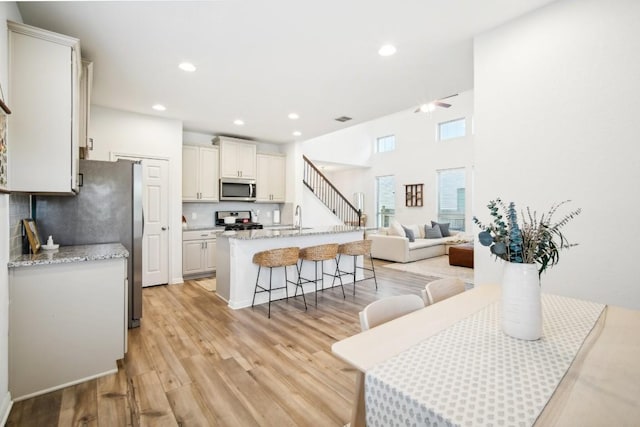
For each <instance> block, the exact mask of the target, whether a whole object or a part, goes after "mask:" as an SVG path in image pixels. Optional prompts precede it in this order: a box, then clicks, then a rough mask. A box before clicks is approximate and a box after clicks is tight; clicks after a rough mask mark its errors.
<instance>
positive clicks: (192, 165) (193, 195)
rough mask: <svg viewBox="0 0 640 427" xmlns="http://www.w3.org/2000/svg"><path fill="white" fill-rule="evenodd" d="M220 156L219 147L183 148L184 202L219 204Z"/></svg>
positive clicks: (186, 146) (188, 146) (189, 146)
mask: <svg viewBox="0 0 640 427" xmlns="http://www.w3.org/2000/svg"><path fill="white" fill-rule="evenodd" d="M218 167H219V155H218V148H217V147H197V146H192V145H184V146H183V147H182V201H183V202H217V201H218V199H219V197H218Z"/></svg>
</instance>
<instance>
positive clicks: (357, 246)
mask: <svg viewBox="0 0 640 427" xmlns="http://www.w3.org/2000/svg"><path fill="white" fill-rule="evenodd" d="M343 256H351V257H352V258H353V271H345V270H340V259H341V258H342V257H343ZM359 256H362V266H359V265H357V261H358V257H359ZM365 256H368V257H369V259H370V260H371V268H369V267H365V266H364V257H365ZM336 265H337V266H336V274H335V276H334V282H335V277H338V278H340V280H342V276H345V275H347V276H353V294H354V295H355V294H356V281H357V280H356V273H357V271H358V270H366V271H370V272H371V273H372V276H370V277H364V278H363V279H362V280H368V279H373V281H374V283H375V284H376V290H378V280H377V279H376V270H375V267H374V266H373V258H371V240H356V241H355V242H349V243H343V244H341V245H340V246H338V259H337V261H336ZM363 274H364V271H363ZM362 280H360V281H362Z"/></svg>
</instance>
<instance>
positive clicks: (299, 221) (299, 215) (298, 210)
mask: <svg viewBox="0 0 640 427" xmlns="http://www.w3.org/2000/svg"><path fill="white" fill-rule="evenodd" d="M295 216H297V217H298V231H302V208H301V207H300V205H297V206H296V212H295Z"/></svg>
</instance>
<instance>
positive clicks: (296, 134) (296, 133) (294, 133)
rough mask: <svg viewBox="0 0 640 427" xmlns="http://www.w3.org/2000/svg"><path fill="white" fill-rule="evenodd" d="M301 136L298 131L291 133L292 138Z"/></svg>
mask: <svg viewBox="0 0 640 427" xmlns="http://www.w3.org/2000/svg"><path fill="white" fill-rule="evenodd" d="M301 135H302V132H300V131H295V132H293V136H301Z"/></svg>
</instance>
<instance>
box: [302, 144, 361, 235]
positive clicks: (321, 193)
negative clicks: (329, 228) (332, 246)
mask: <svg viewBox="0 0 640 427" xmlns="http://www.w3.org/2000/svg"><path fill="white" fill-rule="evenodd" d="M302 158H303V160H304V171H303V177H302V182H303V183H304V185H305V186H307V188H308V189H309V190H311V191H312V192H313V194H315V195H316V197H317V198H318V199H320V201H322V203H324V205H325V206H326V207H328V208H329V210H331V212H333V213H334V214H335V215H336V216H337V217H338V218H340V220H341V221H342V222H344V223H345V224H346V225H354V226H358V227H359V226H360V225H361V219H362V212H361V211H360V210H358V209H356V207H355V206H353V205H352V204H351V203H350V202H349V200H348V199H347V198H346V197H344V196H343V195H342V193H340V191H338V189H337V188H336V187H334V186H333V184H332V183H331V181H329V180H328V179H327V177H326V176H324V174H323V173H322V172H320V170H319V169H318V168H317V167H316V166H315V165H314V164H313V163H312V162H311V160H309V159H308V158H307V156H304V155H303V156H302Z"/></svg>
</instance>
